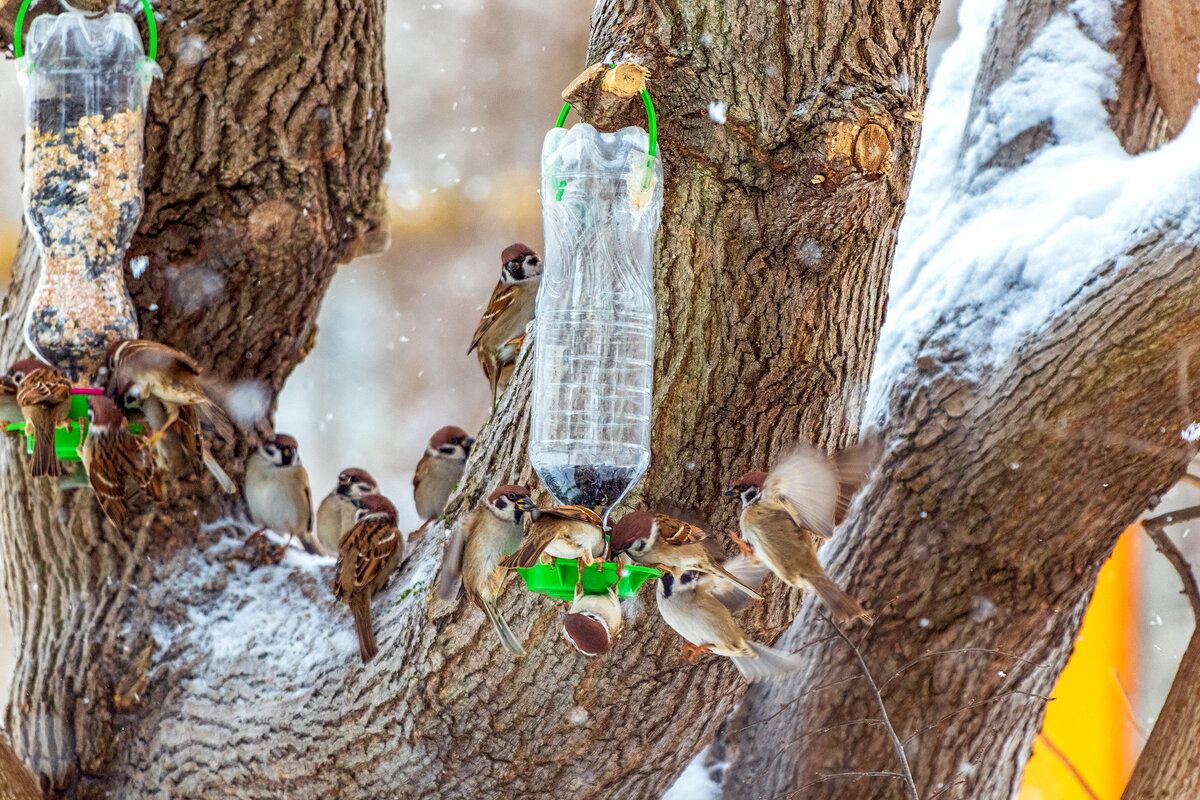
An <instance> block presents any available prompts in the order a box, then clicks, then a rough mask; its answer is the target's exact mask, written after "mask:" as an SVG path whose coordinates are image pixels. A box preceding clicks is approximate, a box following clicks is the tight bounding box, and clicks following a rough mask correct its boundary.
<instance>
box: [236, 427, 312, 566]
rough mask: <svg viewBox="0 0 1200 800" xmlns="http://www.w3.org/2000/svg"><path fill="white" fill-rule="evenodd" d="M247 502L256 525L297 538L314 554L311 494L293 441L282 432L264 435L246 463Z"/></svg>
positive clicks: (298, 452) (289, 540) (289, 541)
mask: <svg viewBox="0 0 1200 800" xmlns="http://www.w3.org/2000/svg"><path fill="white" fill-rule="evenodd" d="M246 505H247V506H248V507H249V509H250V518H251V519H252V520H254V524H255V525H260V526H262V527H263V528H270V529H271V530H273V531H275V532H276V533H286V534H287V535H288V543H289V544H290V543H291V541H292V537H293V536H296V537H299V539H300V543H301V544H302V545H304V549H305V550H307V551H308V552H310V553H316V552H317V547H316V545H315V543H314V540H313V533H312V521H313V520H312V517H313V513H312V493H311V492H310V491H309V488H308V472H306V471H305V469H304V465H303V464H301V463H300V451H299V450H298V449H297V446H296V440H295V439H293V438H292V437H291V436H288V435H286V434H283V433H278V434H275V435H274V436H271V437H269V438H267V440H266V441H264V442H263V443H262V446H260V447H259V448H258V450H256V451H255V452H254V453H253V454H252V455H251V456H250V460H249V461H248V462H247V464H246Z"/></svg>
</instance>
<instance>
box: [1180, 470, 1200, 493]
mask: <svg viewBox="0 0 1200 800" xmlns="http://www.w3.org/2000/svg"><path fill="white" fill-rule="evenodd" d="M1179 482H1180V483H1186V484H1187V485H1188V486H1192V487H1195V488H1196V489H1200V477H1196V476H1195V475H1193V474H1192V473H1190V472H1185V473H1183V477H1182V478H1180V479H1179Z"/></svg>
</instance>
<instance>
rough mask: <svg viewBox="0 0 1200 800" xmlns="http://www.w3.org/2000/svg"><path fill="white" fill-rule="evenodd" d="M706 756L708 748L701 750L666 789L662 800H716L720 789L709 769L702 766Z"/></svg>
mask: <svg viewBox="0 0 1200 800" xmlns="http://www.w3.org/2000/svg"><path fill="white" fill-rule="evenodd" d="M707 755H708V748H705V749H703V750H701V751H700V752H699V753H698V754H697V755H696V757H695V758H693V759H692V760H691V763H689V764H688V765H687V767H686V768H685V769H684V770H683V772H682V773H680V775H679V777H678V778H676V779H675V782H674V783H673V784H671V788H670V789H667V793H666V794H664V795H663V796H662V800H716V798H717V796H718V795H719V794H720V793H721V787H720V785H719V784H717V783H716V782H715V781H714V780H713V779H712V777H711V771H710V769H709V768H708V767H706V766H704V759H705V757H706V756H707ZM717 769H719V766H718V767H717Z"/></svg>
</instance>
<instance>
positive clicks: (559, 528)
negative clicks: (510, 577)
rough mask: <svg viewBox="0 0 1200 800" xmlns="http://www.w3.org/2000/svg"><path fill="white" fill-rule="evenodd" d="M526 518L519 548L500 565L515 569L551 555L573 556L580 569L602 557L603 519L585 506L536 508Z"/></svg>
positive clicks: (559, 556)
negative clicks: (527, 525) (529, 520)
mask: <svg viewBox="0 0 1200 800" xmlns="http://www.w3.org/2000/svg"><path fill="white" fill-rule="evenodd" d="M530 519H531V520H532V522H531V523H530V525H529V530H528V531H527V532H526V533H525V538H524V540H523V541H522V542H521V546H520V548H518V549H517V551H516V552H515V553H513V554H512V555H510V556H506V557H505V558H504V559H503V560H502V561H501V562H500V566H502V567H509V568H513V569H515V568H520V567H532V566H534V565H535V564H537V563H538V562H539V561H543V560H546V561H548V560H550V559H553V558H577V559H579V571H580V573H582V572H583V568H584V567H585V566H587V565H588V564H592V563H594V562H596V561H600V560H603V558H604V554H605V553H606V552H607V550H608V545H607V544H606V543H605V541H604V522H603V520H601V519H600V515H599V514H597V513H596V512H595V511H592V510H591V509H590V508H587V507H585V506H554V507H552V508H539V509H537V510H536V511H534V512H533V513H532V514H530Z"/></svg>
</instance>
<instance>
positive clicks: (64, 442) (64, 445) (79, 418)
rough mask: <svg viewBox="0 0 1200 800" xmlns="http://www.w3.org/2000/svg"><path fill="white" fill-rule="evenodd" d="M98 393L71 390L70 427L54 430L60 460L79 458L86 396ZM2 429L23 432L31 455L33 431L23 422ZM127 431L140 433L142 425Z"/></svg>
mask: <svg viewBox="0 0 1200 800" xmlns="http://www.w3.org/2000/svg"><path fill="white" fill-rule="evenodd" d="M98 394H104V390H103V389H90V388H87V387H81V386H77V387H76V388H74V389H72V390H71V410H70V412H69V413H68V414H67V420H68V421H69V422H70V425H71V427H70V428H69V429H68V428H65V427H64V428H57V429H56V430H55V431H54V454H55V455H57V456H58V458H59V460H60V461H79V460H80V458H79V445H81V444H83V440H84V439H85V438H86V436H87V429H88V398H89V397H91V396H93V395H98ZM4 430H6V431H9V432H12V431H18V432H20V433H23V434H24V435H25V454H26V455H33V431H32V430H26V428H25V423H24V422H13V423H10V424H8V425H6V426H5V427H4ZM129 432H130V433H141V432H142V426H141V425H130V426H129Z"/></svg>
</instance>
